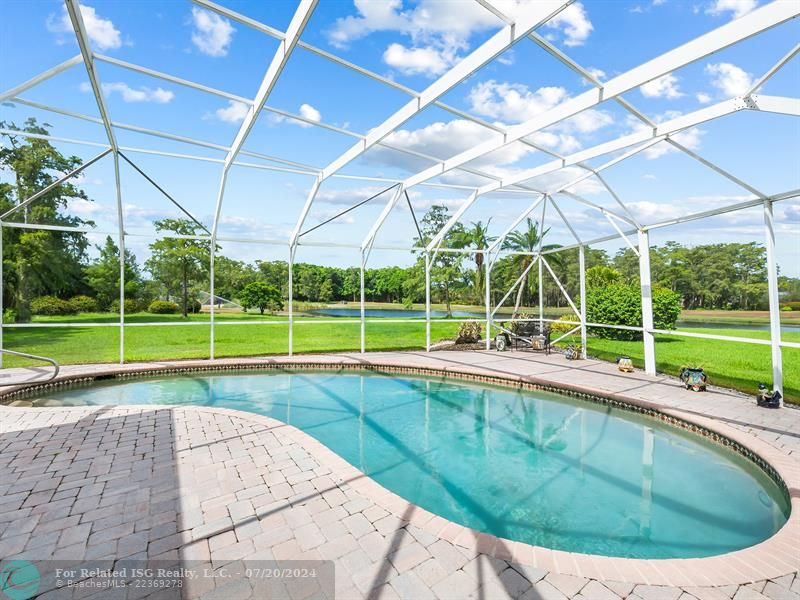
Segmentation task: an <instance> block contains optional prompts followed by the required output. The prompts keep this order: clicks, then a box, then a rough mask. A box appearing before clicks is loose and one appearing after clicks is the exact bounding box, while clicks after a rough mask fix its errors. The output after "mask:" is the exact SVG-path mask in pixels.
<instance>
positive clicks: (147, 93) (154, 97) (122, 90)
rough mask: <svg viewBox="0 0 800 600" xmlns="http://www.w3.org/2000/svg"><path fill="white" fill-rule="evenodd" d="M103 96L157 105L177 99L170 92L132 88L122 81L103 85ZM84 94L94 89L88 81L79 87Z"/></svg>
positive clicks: (141, 87) (158, 88)
mask: <svg viewBox="0 0 800 600" xmlns="http://www.w3.org/2000/svg"><path fill="white" fill-rule="evenodd" d="M102 87H103V94H104V95H106V96H110V95H111V94H113V93H115V92H116V93H118V94H119V95H120V96H121V97H122V99H123V100H124V101H125V102H155V103H156V104H168V103H169V102H171V101H172V99H173V98H175V94H174V93H173V92H171V91H169V90H165V89H163V88H160V87H157V88H156V89H152V88H149V87H147V86H140V87H139V88H132V87H131V86H129V85H128V84H127V83H124V82H122V81H116V82H108V83H103V84H102ZM79 89H80V90H81V91H82V92H91V91H92V87H91V86H90V85H89V82H88V81H84V82H83V83H81V85H80V86H79Z"/></svg>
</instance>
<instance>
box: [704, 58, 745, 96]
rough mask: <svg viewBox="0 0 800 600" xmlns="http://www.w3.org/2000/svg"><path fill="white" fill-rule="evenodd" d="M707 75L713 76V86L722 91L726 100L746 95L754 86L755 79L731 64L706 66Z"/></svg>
mask: <svg viewBox="0 0 800 600" xmlns="http://www.w3.org/2000/svg"><path fill="white" fill-rule="evenodd" d="M706 73H707V74H708V75H710V76H711V78H712V79H711V85H713V86H714V87H715V88H717V89H718V90H720V91H721V92H722V93H723V94H724V95H725V97H726V98H732V97H734V96H741V95H742V94H746V93H747V91H748V90H749V89H750V88H751V87H752V85H753V83H754V82H753V77H752V76H751V75H750V73H748V72H747V71H745V70H744V69H741V68H739V67H737V66H736V65H733V64H731V63H716V64H708V65H706Z"/></svg>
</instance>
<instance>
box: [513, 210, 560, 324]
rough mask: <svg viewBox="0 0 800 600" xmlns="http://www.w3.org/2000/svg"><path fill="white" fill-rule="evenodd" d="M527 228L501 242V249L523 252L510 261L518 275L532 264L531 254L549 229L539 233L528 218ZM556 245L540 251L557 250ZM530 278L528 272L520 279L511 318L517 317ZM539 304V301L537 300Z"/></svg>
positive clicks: (535, 224)
mask: <svg viewBox="0 0 800 600" xmlns="http://www.w3.org/2000/svg"><path fill="white" fill-rule="evenodd" d="M525 222H526V225H527V227H526V228H525V229H523V230H522V231H514V232H512V233H510V234H509V235H508V237H506V239H505V240H504V241H503V248H504V249H506V250H513V251H515V252H523V253H524V254H515V255H513V257H512V261H513V263H514V265H515V266H516V270H517V271H518V272H519V274H520V275H522V274H523V273H525V271H526V270H527V269H528V267H529V266H530V264H531V262H533V253H534V252H538V251H539V244H541V240H542V238H544V236H546V235H547V232H548V231H550V229H549V228H548V229H545V230H544V231H542V232H541V234H540V233H539V223H537V222H536V221H534V220H533V219H531V218H530V217H528V218H527V219H526V220H525ZM558 247H559V245H558V244H550V245H548V246H542V250H551V249H553V248H558ZM529 276H530V272H528V273H525V276H524V277H523V278H522V281H521V282H520V285H519V289H518V290H517V299H516V301H515V303H514V313H513V314H512V316H511V318H512V319H515V318H516V317H517V313H518V312H519V305H520V303H521V302H522V295H523V294H524V293H525V290H526V289H527V288H528V277H529ZM539 301H540V302H541V299H540V300H539Z"/></svg>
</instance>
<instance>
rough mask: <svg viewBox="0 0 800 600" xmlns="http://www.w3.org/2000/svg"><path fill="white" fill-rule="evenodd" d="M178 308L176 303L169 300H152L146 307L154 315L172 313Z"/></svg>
mask: <svg viewBox="0 0 800 600" xmlns="http://www.w3.org/2000/svg"><path fill="white" fill-rule="evenodd" d="M178 310H179V307H178V305H177V304H175V303H174V302H170V301H169V300H153V301H152V302H151V303H150V306H148V307H147V312H151V313H153V314H154V315H174V314H175V313H177V312H178Z"/></svg>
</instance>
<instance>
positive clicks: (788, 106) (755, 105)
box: [748, 94, 800, 117]
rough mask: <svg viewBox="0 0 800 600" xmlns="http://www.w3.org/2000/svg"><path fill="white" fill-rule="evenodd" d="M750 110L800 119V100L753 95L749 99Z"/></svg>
mask: <svg viewBox="0 0 800 600" xmlns="http://www.w3.org/2000/svg"><path fill="white" fill-rule="evenodd" d="M748 100H749V102H748V108H749V109H751V110H759V111H761V112H772V113H778V114H782V115H790V116H792V117H800V98H784V97H781V96H762V95H761V94H758V95H756V94H753V95H752V96H750V97H749V98H748Z"/></svg>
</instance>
